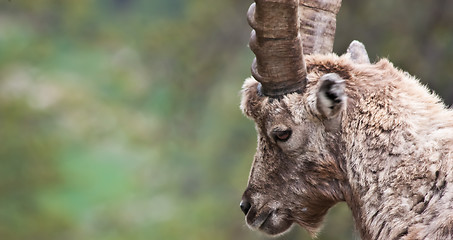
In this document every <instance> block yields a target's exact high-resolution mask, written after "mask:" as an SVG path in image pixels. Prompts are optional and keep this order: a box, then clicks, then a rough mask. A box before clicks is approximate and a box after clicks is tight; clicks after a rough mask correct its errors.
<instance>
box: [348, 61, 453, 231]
mask: <svg viewBox="0 0 453 240" xmlns="http://www.w3.org/2000/svg"><path fill="white" fill-rule="evenodd" d="M387 65H388V64H387V63H386V62H384V63H378V64H376V65H375V66H373V67H374V68H377V69H376V70H379V69H382V70H384V71H376V74H374V76H375V78H376V79H359V80H360V81H361V82H360V83H359V82H358V83H356V84H357V86H356V87H357V89H353V88H352V87H354V86H353V84H352V83H351V86H350V88H349V89H348V90H349V92H348V96H350V99H349V100H350V102H348V109H347V114H345V116H344V117H343V119H342V123H344V126H343V129H342V131H343V137H344V142H345V143H346V147H345V149H346V157H345V159H346V165H347V166H346V169H347V175H348V179H349V180H348V181H349V184H350V187H351V190H350V191H351V192H350V194H349V195H348V194H345V197H346V201H347V203H348V205H349V206H350V208H351V209H352V212H353V216H354V218H355V221H356V224H357V228H358V231H359V232H360V234H361V237H362V239H364V240H366V239H411V238H410V237H412V236H413V237H414V238H413V239H451V237H452V235H453V232H452V231H453V230H451V229H453V221H451V216H453V210H451V209H453V206H452V204H451V202H453V189H448V188H449V185H448V184H447V183H448V182H453V176H451V174H452V172H453V169H452V166H451V161H452V160H453V122H452V120H453V113H452V112H451V111H450V110H446V109H445V108H444V106H443V105H442V104H439V103H438V99H437V98H436V97H435V96H433V95H430V94H429V93H426V91H425V90H424V89H422V87H421V86H420V85H419V84H418V82H416V80H414V79H411V78H409V77H407V75H404V73H402V72H399V71H397V70H396V69H394V68H393V67H392V66H387ZM387 75H389V76H387ZM390 75H391V76H390ZM359 77H360V76H358V78H359ZM359 88H360V90H359ZM441 215H444V218H443V220H442V221H445V222H446V223H445V224H444V225H443V224H439V223H433V222H435V220H436V221H439V219H442V217H440V216H441ZM448 216H449V217H448ZM442 227H445V228H448V229H450V230H449V231H450V232H449V233H444V235H438V234H441V231H442ZM426 229H430V230H429V231H428V230H426ZM436 234H437V235H436ZM448 234H450V235H448ZM439 236H448V237H449V238H448V237H447V238H441V237H439Z"/></svg>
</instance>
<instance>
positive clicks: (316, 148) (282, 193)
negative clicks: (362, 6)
mask: <svg viewBox="0 0 453 240" xmlns="http://www.w3.org/2000/svg"><path fill="white" fill-rule="evenodd" d="M255 2H256V4H252V6H251V7H250V9H249V12H248V19H249V23H250V25H251V26H252V27H253V28H254V31H252V36H251V40H250V47H251V49H252V51H253V52H254V53H255V55H256V59H255V60H254V62H253V64H252V75H253V77H254V79H248V80H246V82H245V84H244V86H243V93H242V94H243V95H242V102H241V109H242V111H243V112H244V113H245V115H246V116H248V117H249V118H251V119H253V120H254V121H255V122H256V128H257V132H258V148H257V152H256V155H255V159H254V162H253V166H252V169H251V172H250V177H249V182H248V187H247V189H246V191H245V192H244V195H243V198H242V202H241V209H242V211H243V212H244V213H245V214H246V222H247V224H248V225H249V226H250V227H252V228H254V229H260V230H262V231H264V232H266V233H268V234H271V235H274V234H279V233H282V232H284V231H286V230H287V229H288V228H289V227H290V226H291V225H292V224H293V223H297V224H299V225H301V226H303V227H305V228H306V229H307V230H308V231H310V232H311V233H315V232H316V231H317V229H318V228H319V226H320V224H321V222H322V219H323V217H324V215H325V214H326V212H327V210H328V209H329V208H330V207H331V206H333V205H334V204H335V203H337V202H339V201H342V200H344V198H345V197H344V196H343V191H344V190H345V188H348V185H347V184H346V183H345V182H346V181H345V174H344V171H343V168H344V166H342V163H344V161H342V159H340V158H341V157H342V156H341V155H340V154H338V153H339V152H340V151H341V148H342V147H343V145H341V144H338V142H336V141H337V140H338V138H337V137H336V136H337V135H338V134H340V124H341V118H342V115H343V114H342V113H343V112H344V111H345V109H346V104H347V99H348V97H347V93H346V92H345V86H346V83H345V81H344V80H343V79H345V78H349V77H350V76H349V75H348V74H349V73H348V71H347V67H348V60H346V58H348V57H343V58H339V57H334V56H333V55H331V54H329V53H330V52H331V51H332V46H333V38H334V33H335V16H336V13H337V12H338V10H339V8H340V4H341V0H340V1H339V0H332V1H322V0H319V1H308V0H307V1H303V0H301V1H299V0H256V1H255ZM302 42H303V44H302ZM361 48H362V46H360V45H359V46H355V45H354V44H353V45H351V49H352V50H351V51H349V55H351V54H355V53H356V52H357V51H359V53H360V50H361ZM304 53H305V54H306V56H305V57H304ZM308 54H314V55H313V56H311V55H308ZM317 54H322V55H317ZM365 54H366V52H365ZM358 56H360V57H363V56H364V55H363V54H358ZM349 58H351V56H349ZM352 58H354V59H356V60H357V61H362V59H359V58H358V57H356V56H352ZM332 59H334V60H332ZM366 59H367V57H366ZM335 61H337V62H335ZM363 61H365V60H363ZM342 62H343V63H342ZM342 64H343V66H344V68H342V67H341V65H342ZM255 79H256V80H255Z"/></svg>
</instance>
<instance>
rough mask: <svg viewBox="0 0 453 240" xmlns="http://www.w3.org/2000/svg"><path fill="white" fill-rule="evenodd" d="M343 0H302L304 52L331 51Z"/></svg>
mask: <svg viewBox="0 0 453 240" xmlns="http://www.w3.org/2000/svg"><path fill="white" fill-rule="evenodd" d="M340 7H341V0H300V11H299V12H300V15H299V17H300V29H301V35H302V37H303V44H304V54H313V53H319V54H326V53H331V52H332V49H333V42H334V38H335V29H336V16H337V14H338V11H339V10H340Z"/></svg>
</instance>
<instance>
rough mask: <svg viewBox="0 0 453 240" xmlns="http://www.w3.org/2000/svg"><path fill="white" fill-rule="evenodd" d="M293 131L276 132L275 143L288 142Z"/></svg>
mask: <svg viewBox="0 0 453 240" xmlns="http://www.w3.org/2000/svg"><path fill="white" fill-rule="evenodd" d="M291 133H292V131H291V130H284V131H274V132H273V134H274V139H275V141H280V142H286V141H287V140H288V139H289V138H290V137H291Z"/></svg>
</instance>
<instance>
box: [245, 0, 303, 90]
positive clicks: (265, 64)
mask: <svg viewBox="0 0 453 240" xmlns="http://www.w3.org/2000/svg"><path fill="white" fill-rule="evenodd" d="M247 15H248V21H249V24H250V26H251V27H252V28H253V29H254V30H253V31H252V34H251V38H250V48H251V49H252V51H253V52H254V53H255V55H256V58H255V59H254V61H253V64H252V75H253V77H254V78H255V79H256V80H257V81H259V82H260V83H261V93H262V94H264V95H266V96H270V97H277V96H281V95H284V94H286V93H290V92H295V91H300V90H303V88H304V87H305V84H306V76H307V71H306V68H305V62H304V56H303V50H302V38H301V36H300V16H299V0H255V3H253V4H252V5H251V6H250V9H249V11H248V13H247Z"/></svg>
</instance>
